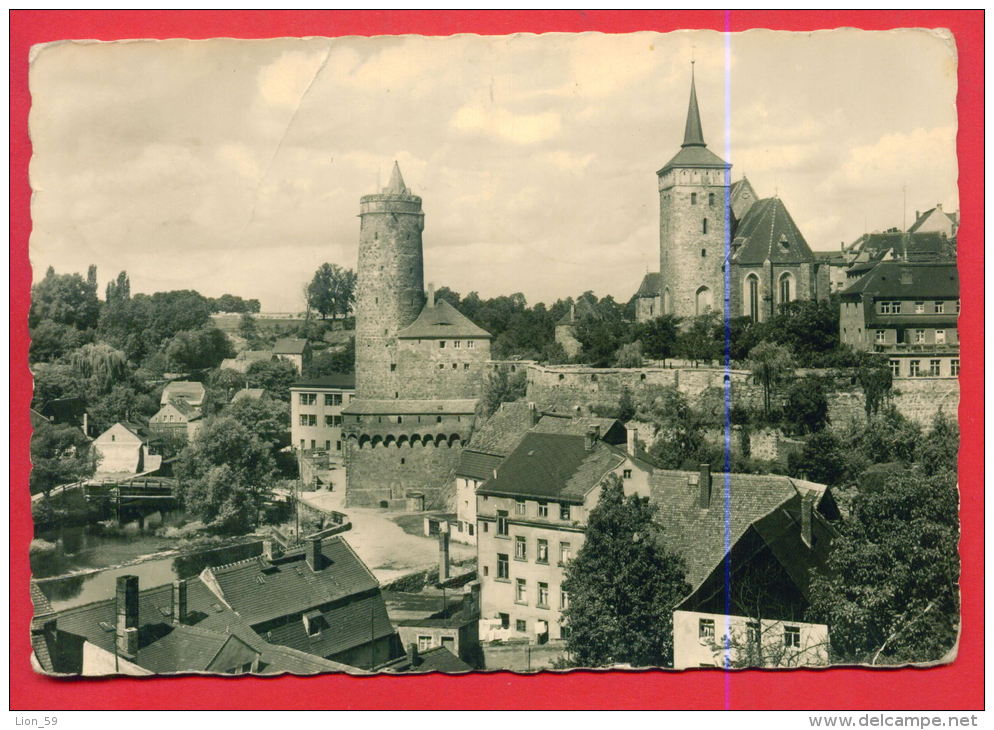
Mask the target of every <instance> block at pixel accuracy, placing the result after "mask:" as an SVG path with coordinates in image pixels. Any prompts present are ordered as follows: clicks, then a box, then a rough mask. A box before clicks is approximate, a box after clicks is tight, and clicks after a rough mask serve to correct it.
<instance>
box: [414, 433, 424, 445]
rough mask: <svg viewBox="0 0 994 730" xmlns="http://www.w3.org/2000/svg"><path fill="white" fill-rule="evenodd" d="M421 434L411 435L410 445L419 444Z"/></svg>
mask: <svg viewBox="0 0 994 730" xmlns="http://www.w3.org/2000/svg"><path fill="white" fill-rule="evenodd" d="M421 445H422V443H421V434H418V433H415V434H412V435H411V447H412V448H413V447H415V446H421Z"/></svg>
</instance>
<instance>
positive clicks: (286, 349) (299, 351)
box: [273, 337, 311, 374]
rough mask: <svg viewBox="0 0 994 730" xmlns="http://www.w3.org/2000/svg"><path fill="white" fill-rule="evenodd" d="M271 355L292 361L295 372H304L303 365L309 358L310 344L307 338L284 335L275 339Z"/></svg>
mask: <svg viewBox="0 0 994 730" xmlns="http://www.w3.org/2000/svg"><path fill="white" fill-rule="evenodd" d="M273 356H274V357H276V358H278V359H280V360H286V361H287V362H289V363H292V364H293V366H294V367H295V368H297V373H298V374H299V373H302V372H304V365H306V364H307V362H308V360H310V358H311V346H310V343H308V341H307V340H302V339H299V338H293V337H284V338H283V339H280V340H276V343H275V344H274V345H273Z"/></svg>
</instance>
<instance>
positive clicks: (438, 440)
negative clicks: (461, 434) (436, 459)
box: [435, 433, 449, 446]
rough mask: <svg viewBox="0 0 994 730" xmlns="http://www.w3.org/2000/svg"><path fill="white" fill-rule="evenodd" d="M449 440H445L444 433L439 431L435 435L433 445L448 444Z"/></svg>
mask: <svg viewBox="0 0 994 730" xmlns="http://www.w3.org/2000/svg"><path fill="white" fill-rule="evenodd" d="M448 445H449V442H448V441H446V440H445V434H444V433H440V434H438V436H436V437H435V446H448Z"/></svg>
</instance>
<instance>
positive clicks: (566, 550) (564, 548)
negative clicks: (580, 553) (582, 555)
mask: <svg viewBox="0 0 994 730" xmlns="http://www.w3.org/2000/svg"><path fill="white" fill-rule="evenodd" d="M570 555H571V553H570V547H569V543H568V542H561V543H559V564H560V565H565V564H566V563H568V562H569V559H570Z"/></svg>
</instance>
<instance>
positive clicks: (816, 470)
mask: <svg viewBox="0 0 994 730" xmlns="http://www.w3.org/2000/svg"><path fill="white" fill-rule="evenodd" d="M787 472H788V473H789V474H790V475H791V476H795V477H798V478H800V479H810V480H811V481H813V482H818V483H819V484H828V485H829V486H836V485H838V484H840V483H841V482H842V480H843V477H845V475H846V467H845V460H844V458H843V454H842V445H841V444H840V443H839V439H838V438H837V437H836V436H835V434H833V433H832V432H831V431H818V432H817V433H814V434H812V435H811V436H810V437H809V438H808V440H807V441H806V442H805V443H804V447H803V448H802V449H801V450H800V451H792V452H790V453H789V454H788V455H787Z"/></svg>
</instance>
